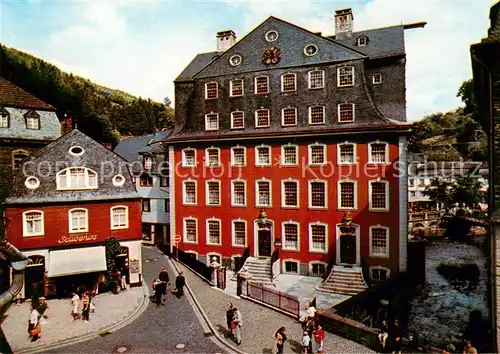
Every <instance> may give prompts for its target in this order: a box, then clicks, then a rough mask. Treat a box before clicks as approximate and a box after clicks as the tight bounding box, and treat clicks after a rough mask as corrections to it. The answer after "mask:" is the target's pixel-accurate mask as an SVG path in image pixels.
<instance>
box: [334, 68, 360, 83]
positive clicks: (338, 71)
mask: <svg viewBox="0 0 500 354" xmlns="http://www.w3.org/2000/svg"><path fill="white" fill-rule="evenodd" d="M346 68H351V72H352V84H350V85H341V84H340V70H341V69H346ZM355 83H356V80H355V71H354V66H342V67H340V68H337V87H352V86H354V85H355Z"/></svg>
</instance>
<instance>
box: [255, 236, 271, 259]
mask: <svg viewBox="0 0 500 354" xmlns="http://www.w3.org/2000/svg"><path fill="white" fill-rule="evenodd" d="M258 232H259V257H271V231H270V230H259V231H258Z"/></svg>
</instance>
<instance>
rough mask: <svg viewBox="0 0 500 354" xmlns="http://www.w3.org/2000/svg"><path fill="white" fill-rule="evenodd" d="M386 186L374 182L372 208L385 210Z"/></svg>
mask: <svg viewBox="0 0 500 354" xmlns="http://www.w3.org/2000/svg"><path fill="white" fill-rule="evenodd" d="M386 193H387V192H386V184H385V183H381V182H372V208H376V209H385V208H386V207H387V205H386Z"/></svg>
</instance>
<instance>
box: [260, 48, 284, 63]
mask: <svg viewBox="0 0 500 354" xmlns="http://www.w3.org/2000/svg"><path fill="white" fill-rule="evenodd" d="M280 60H281V51H280V50H279V48H276V47H271V48H269V49H268V50H266V51H265V52H264V54H263V55H262V62H263V63H264V64H266V65H270V64H277V63H278V62H279V61H280Z"/></svg>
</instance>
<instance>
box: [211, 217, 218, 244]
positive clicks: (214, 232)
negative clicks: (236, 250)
mask: <svg viewBox="0 0 500 354" xmlns="http://www.w3.org/2000/svg"><path fill="white" fill-rule="evenodd" d="M219 225H220V224H219V221H216V220H210V221H209V222H208V242H209V243H220V234H219Z"/></svg>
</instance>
